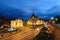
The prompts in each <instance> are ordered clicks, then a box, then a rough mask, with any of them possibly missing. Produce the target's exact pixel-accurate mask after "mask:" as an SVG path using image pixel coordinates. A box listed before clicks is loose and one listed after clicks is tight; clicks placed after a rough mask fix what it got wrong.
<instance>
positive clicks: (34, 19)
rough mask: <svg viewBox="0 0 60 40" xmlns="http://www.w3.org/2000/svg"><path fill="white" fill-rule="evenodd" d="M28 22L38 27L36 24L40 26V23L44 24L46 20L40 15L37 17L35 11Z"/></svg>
mask: <svg viewBox="0 0 60 40" xmlns="http://www.w3.org/2000/svg"><path fill="white" fill-rule="evenodd" d="M26 24H27V25H30V26H35V27H36V26H40V25H42V24H44V21H43V20H42V19H39V18H38V17H36V16H35V15H34V13H33V15H32V16H31V17H30V18H29V19H28V20H27V22H26Z"/></svg>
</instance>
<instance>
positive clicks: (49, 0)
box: [0, 0, 60, 19]
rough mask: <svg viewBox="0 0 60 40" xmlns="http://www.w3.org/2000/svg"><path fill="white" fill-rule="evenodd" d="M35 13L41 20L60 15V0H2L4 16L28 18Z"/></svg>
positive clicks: (0, 11) (0, 10)
mask: <svg viewBox="0 0 60 40" xmlns="http://www.w3.org/2000/svg"><path fill="white" fill-rule="evenodd" d="M33 11H34V12H35V15H37V16H39V17H40V18H47V17H48V18H49V17H50V16H55V15H60V0H0V14H2V15H4V16H9V17H13V18H14V17H17V18H19V17H21V18H24V17H26V18H27V17H28V16H30V15H32V12H33ZM24 19H25V18H24Z"/></svg>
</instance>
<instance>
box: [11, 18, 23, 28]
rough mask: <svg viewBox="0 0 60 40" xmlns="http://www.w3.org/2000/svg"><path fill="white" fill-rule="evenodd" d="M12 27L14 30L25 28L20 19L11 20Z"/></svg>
mask: <svg viewBox="0 0 60 40" xmlns="http://www.w3.org/2000/svg"><path fill="white" fill-rule="evenodd" d="M11 27H14V28H19V27H23V21H22V20H20V19H16V20H11Z"/></svg>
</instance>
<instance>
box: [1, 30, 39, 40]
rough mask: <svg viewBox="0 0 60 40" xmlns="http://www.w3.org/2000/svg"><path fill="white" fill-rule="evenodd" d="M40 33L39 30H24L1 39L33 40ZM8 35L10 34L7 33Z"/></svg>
mask: <svg viewBox="0 0 60 40" xmlns="http://www.w3.org/2000/svg"><path fill="white" fill-rule="evenodd" d="M38 33H39V30H35V29H32V30H27V31H26V30H24V31H22V32H19V33H17V34H15V35H12V36H9V37H6V38H3V39H0V40H33V38H34V37H35V36H36V35H37V34H38ZM7 35H8V34H7Z"/></svg>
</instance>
